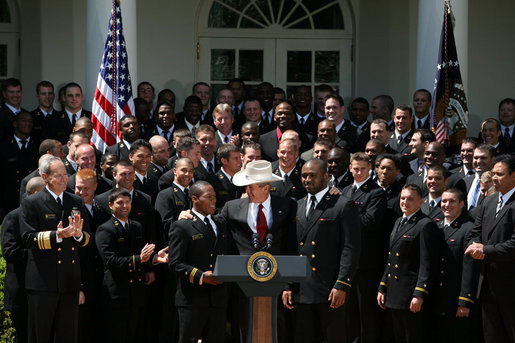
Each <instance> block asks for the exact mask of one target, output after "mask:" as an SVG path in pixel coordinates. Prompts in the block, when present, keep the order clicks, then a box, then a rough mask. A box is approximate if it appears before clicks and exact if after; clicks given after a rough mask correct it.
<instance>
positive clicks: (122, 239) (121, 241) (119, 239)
mask: <svg viewBox="0 0 515 343" xmlns="http://www.w3.org/2000/svg"><path fill="white" fill-rule="evenodd" d="M117 241H118V243H124V242H125V238H124V237H120V238H118V240H117Z"/></svg>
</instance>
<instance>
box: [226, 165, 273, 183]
mask: <svg viewBox="0 0 515 343" xmlns="http://www.w3.org/2000/svg"><path fill="white" fill-rule="evenodd" d="M282 179H283V178H282V177H280V176H277V175H275V174H273V173H272V164H271V163H270V162H268V161H264V160H259V161H252V162H249V163H248V164H247V166H246V167H245V169H242V170H240V171H239V172H237V173H236V174H234V176H233V178H232V183H233V184H234V185H236V186H247V185H252V184H255V183H269V182H276V181H282Z"/></svg>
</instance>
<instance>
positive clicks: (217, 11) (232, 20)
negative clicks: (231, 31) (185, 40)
mask: <svg viewBox="0 0 515 343" xmlns="http://www.w3.org/2000/svg"><path fill="white" fill-rule="evenodd" d="M238 17H239V15H238V14H237V13H236V12H233V11H232V10H230V9H228V8H227V7H225V6H222V5H220V4H219V3H217V2H214V3H213V6H212V7H211V10H210V11H209V18H208V20H207V26H208V27H236V23H237V22H238Z"/></svg>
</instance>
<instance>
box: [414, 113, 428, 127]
mask: <svg viewBox="0 0 515 343" xmlns="http://www.w3.org/2000/svg"><path fill="white" fill-rule="evenodd" d="M428 118H429V113H428V114H426V115H425V116H424V117H422V118H418V117H417V116H415V118H414V121H415V127H416V128H417V129H421V128H422V127H424V125H425V124H426V120H427V119H428ZM419 120H420V121H421V122H422V125H421V126H417V124H418V121H419Z"/></svg>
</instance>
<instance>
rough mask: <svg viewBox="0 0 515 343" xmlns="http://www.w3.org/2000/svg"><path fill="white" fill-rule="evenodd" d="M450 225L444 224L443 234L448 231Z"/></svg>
mask: <svg viewBox="0 0 515 343" xmlns="http://www.w3.org/2000/svg"><path fill="white" fill-rule="evenodd" d="M449 227H450V225H449V224H445V225H444V226H443V232H446V231H447V230H448V229H449Z"/></svg>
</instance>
